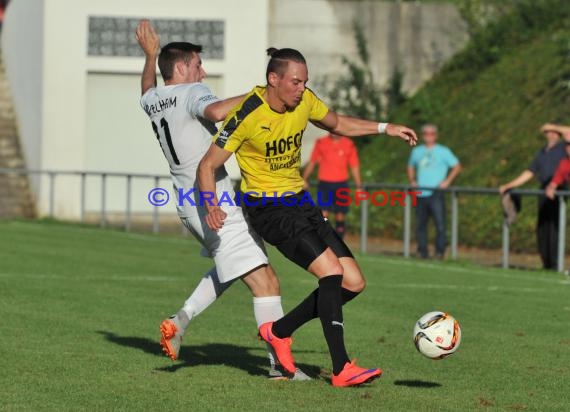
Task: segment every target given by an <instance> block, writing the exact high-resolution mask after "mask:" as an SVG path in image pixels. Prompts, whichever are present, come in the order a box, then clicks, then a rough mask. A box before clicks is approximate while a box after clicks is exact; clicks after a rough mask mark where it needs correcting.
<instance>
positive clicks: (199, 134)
mask: <svg viewBox="0 0 570 412" xmlns="http://www.w3.org/2000/svg"><path fill="white" fill-rule="evenodd" d="M217 101H219V99H218V98H217V97H216V96H214V95H213V94H212V92H211V90H210V89H209V88H208V86H206V85H204V84H202V83H184V84H177V85H170V86H159V87H155V88H152V89H149V90H147V91H146V93H145V94H144V95H143V96H142V97H141V100H140V103H141V106H142V108H143V109H144V111H145V112H146V114H147V115H148V116H149V117H150V120H151V122H152V129H153V130H154V134H155V135H156V138H157V139H158V142H159V143H160V147H161V148H162V151H163V153H164V156H165V157H166V160H168V164H169V166H170V174H171V175H172V182H173V184H174V191H175V196H176V207H177V209H178V214H179V216H181V217H188V216H190V215H194V214H196V207H195V206H194V207H193V206H191V205H190V204H186V202H185V203H184V205H183V206H180V205H179V202H178V189H183V190H184V192H187V191H188V190H190V189H192V188H193V187H194V184H195V180H196V170H197V169H198V164H199V163H200V160H202V157H204V155H205V154H206V151H207V150H208V149H209V147H210V144H211V142H212V136H213V135H214V134H215V133H216V131H217V130H216V126H215V124H214V123H213V122H211V121H209V120H206V119H204V117H203V116H204V110H205V109H206V107H207V106H208V105H209V104H212V103H214V102H217ZM216 175H217V176H216V180H218V179H220V178H223V177H224V176H225V175H227V174H226V171H225V169H224V168H223V167H222V168H220V170H218V171H217V173H216Z"/></svg>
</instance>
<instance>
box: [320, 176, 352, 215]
mask: <svg viewBox="0 0 570 412" xmlns="http://www.w3.org/2000/svg"><path fill="white" fill-rule="evenodd" d="M339 189H348V183H347V182H346V181H345V182H323V181H319V185H318V186H317V190H318V192H319V193H318V197H317V198H318V201H319V207H320V208H321V210H326V211H327V212H332V213H342V214H343V215H346V214H347V213H348V205H345V204H343V203H346V200H341V199H340V198H339V197H338V196H337V190H339Z"/></svg>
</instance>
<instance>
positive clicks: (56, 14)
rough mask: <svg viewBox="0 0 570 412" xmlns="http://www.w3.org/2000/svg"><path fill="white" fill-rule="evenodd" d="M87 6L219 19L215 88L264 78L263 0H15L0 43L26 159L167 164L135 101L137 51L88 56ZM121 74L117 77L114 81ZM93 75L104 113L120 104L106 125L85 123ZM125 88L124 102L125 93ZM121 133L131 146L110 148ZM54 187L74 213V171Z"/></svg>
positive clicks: (48, 164) (212, 66)
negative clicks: (220, 50) (104, 96)
mask: <svg viewBox="0 0 570 412" xmlns="http://www.w3.org/2000/svg"><path fill="white" fill-rule="evenodd" d="M89 16H106V17H108V16H117V17H130V18H150V19H151V20H152V19H192V20H200V19H204V20H223V21H224V22H225V39H224V58H223V59H222V60H207V59H204V66H205V68H206V71H207V72H208V73H209V74H210V75H212V76H214V77H215V79H216V80H215V86H216V88H217V89H218V90H217V91H218V93H219V94H220V96H222V97H225V96H231V95H235V94H240V93H244V92H246V91H247V90H249V89H250V88H251V87H252V86H253V85H255V84H259V83H263V81H264V66H265V63H266V60H265V56H264V53H263V50H264V49H265V48H266V45H267V27H268V25H267V0H248V1H246V2H234V1H227V0H209V1H208V2H199V1H188V0H163V1H160V2H157V1H154V0H138V1H125V0H123V1H117V0H98V1H96V2H94V1H91V0H43V1H39V0H18V1H13V2H11V3H10V5H9V7H8V10H7V13H6V19H5V24H4V34H5V36H3V39H2V40H3V50H4V53H5V61H6V66H7V71H8V76H9V78H10V80H11V84H12V90H13V94H14V100H15V102H16V110H17V112H18V116H19V120H20V121H19V123H20V132H21V135H22V140H23V142H24V151H25V153H26V160H27V164H28V167H30V168H37V169H43V170H80V171H84V170H86V171H89V170H92V171H93V170H95V171H99V170H105V171H117V172H131V173H132V172H134V173H151V174H154V173H156V174H168V168H167V166H166V163H165V161H164V160H163V159H162V157H161V152H160V149H159V148H158V146H157V144H156V140H155V137H154V134H153V132H152V129H151V127H150V124H149V123H148V120H147V119H146V117H145V115H144V112H143V111H142V110H141V109H138V98H139V96H140V88H139V86H138V82H137V81H136V76H137V75H138V74H139V73H140V71H141V69H142V66H143V58H141V57H98V56H97V57H95V56H88V50H87V46H88V22H89ZM244 16H247V19H245V18H244ZM132 35H133V36H134V33H133V34H132ZM187 40H188V41H192V39H187ZM105 74H107V75H108V76H105ZM121 75H123V76H125V77H124V82H121V81H117V80H118V79H119V78H120V77H119V78H118V77H117V76H121ZM105 79H107V80H108V81H105ZM94 82H96V84H97V87H101V88H108V94H109V99H108V101H107V102H106V104H107V106H106V108H107V110H108V111H109V112H111V113H124V115H125V119H124V121H123V122H121V117H120V116H113V117H112V118H111V117H109V118H108V119H107V123H108V125H106V126H102V125H101V124H96V125H94V124H93V121H94V120H97V114H93V113H89V111H88V105H89V104H90V103H93V102H94V101H96V99H95V98H94V96H89V95H88V93H87V92H88V90H89V86H90V85H91V87H93V85H94ZM30 83H31V84H33V85H34V86H35V87H32V86H31V85H30ZM117 87H121V89H120V90H119V89H117ZM103 93H106V91H105V90H103ZM129 95H132V100H131V101H130V104H129V101H128V100H125V97H128V96H129ZM114 97H115V98H114ZM29 102H33V103H32V104H31V105H30V104H29ZM126 105H128V106H126ZM137 109H138V111H137ZM94 135H99V136H100V137H98V138H95V137H93V136H94ZM114 142H115V145H113V143H114ZM125 142H132V143H133V144H132V148H131V150H130V152H129V153H126V155H125V156H124V157H117V155H116V154H115V153H114V152H113V150H114V149H115V148H117V149H120V150H121V151H123V150H125V151H127V150H126V149H128V147H129V145H128V143H125ZM40 183H41V184H40V185H39V186H38V187H37V193H36V196H37V198H38V200H39V204H38V210H39V212H40V214H46V213H47V212H48V210H49V186H48V185H47V181H46V180H45V179H42V180H41V182H40ZM93 184H95V183H93ZM111 186H112V185H111ZM119 186H123V185H119ZM55 187H56V198H55V199H56V200H55V204H54V209H55V210H54V211H55V215H56V216H57V217H58V218H72V219H73V218H78V217H79V213H80V199H81V196H80V186H79V179H78V178H71V177H64V178H58V179H57V180H56V185H55ZM123 187H124V186H123ZM151 187H152V185H150V184H149V189H150V188H151ZM98 192H99V188H98V187H95V186H93V187H91V188H90V189H88V193H87V197H88V206H89V205H92V206H95V205H98V204H99V203H100V201H99V200H98V199H95V197H96V196H98ZM147 192H148V191H147ZM107 197H108V199H114V200H111V202H113V201H114V202H116V203H118V204H120V205H122V204H124V201H123V200H118V199H121V198H124V189H123V188H120V189H119V188H116V189H112V188H111V191H110V192H109V193H108V195H107ZM90 198H92V199H91V200H89V199H90ZM121 207H122V206H121ZM133 209H134V210H135V211H137V210H138V211H145V210H150V208H149V205H148V201H147V199H146V194H145V196H144V198H143V197H142V196H135V198H134V199H133ZM170 209H171V210H169V211H173V210H174V206H173V205H172V206H171V208H170ZM110 210H112V208H111V209H110Z"/></svg>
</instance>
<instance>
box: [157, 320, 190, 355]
mask: <svg viewBox="0 0 570 412" xmlns="http://www.w3.org/2000/svg"><path fill="white" fill-rule="evenodd" d="M160 333H161V335H162V339H161V340H160V346H162V351H163V352H164V353H165V354H166V356H168V357H169V358H170V359H172V360H176V359H178V353H179V352H180V345H181V344H182V336H183V335H184V329H182V326H181V325H180V321H179V320H178V316H177V315H173V316H171V317H170V318H168V319H166V320H164V321H163V322H162V324H161V325H160Z"/></svg>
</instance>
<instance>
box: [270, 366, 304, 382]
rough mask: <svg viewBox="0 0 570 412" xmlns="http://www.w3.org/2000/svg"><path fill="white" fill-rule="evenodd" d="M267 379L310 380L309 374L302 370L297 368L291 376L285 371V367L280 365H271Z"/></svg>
mask: <svg viewBox="0 0 570 412" xmlns="http://www.w3.org/2000/svg"><path fill="white" fill-rule="evenodd" d="M268 378H269V379H271V380H276V381H277V380H291V381H311V380H313V378H311V377H310V376H309V375H307V374H306V373H305V372H303V371H302V370H301V369H299V368H297V369H296V370H295V374H294V375H293V376H291V374H290V373H288V372H286V371H285V369H283V368H282V367H281V365H271V369H269V376H268Z"/></svg>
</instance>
